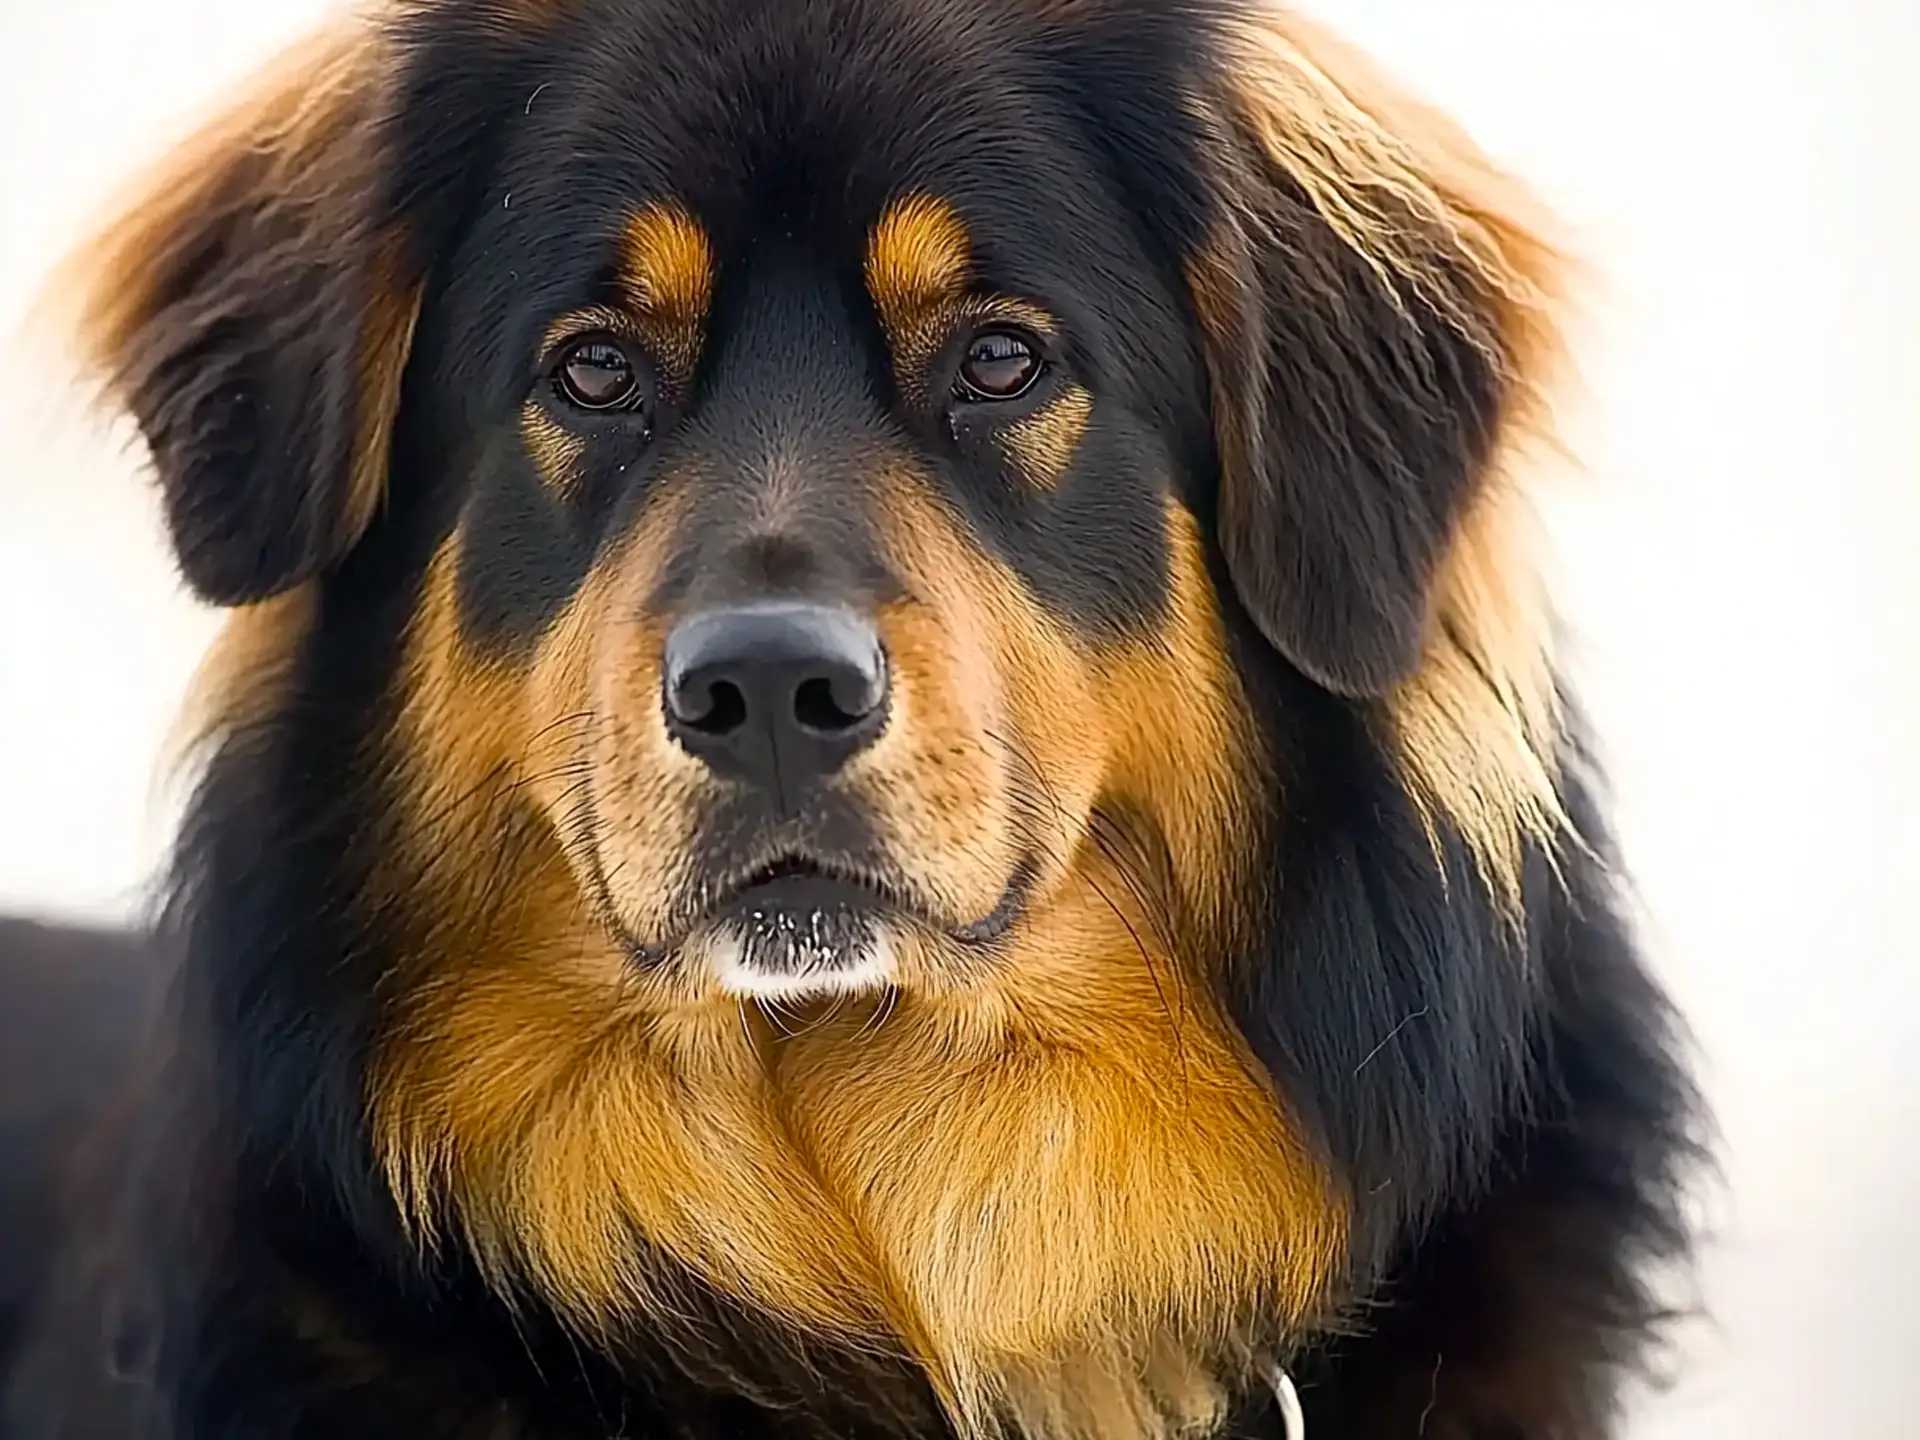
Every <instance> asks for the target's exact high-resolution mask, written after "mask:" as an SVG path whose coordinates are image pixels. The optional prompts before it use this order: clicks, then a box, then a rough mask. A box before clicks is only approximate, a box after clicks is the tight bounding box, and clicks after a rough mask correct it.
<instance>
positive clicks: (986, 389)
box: [954, 330, 1043, 400]
mask: <svg viewBox="0 0 1920 1440" xmlns="http://www.w3.org/2000/svg"><path fill="white" fill-rule="evenodd" d="M1042 368H1043V366H1042V365H1041V363H1040V355H1039V352H1038V350H1037V349H1036V348H1035V346H1034V344H1033V342H1032V341H1030V340H1028V339H1027V338H1026V337H1025V336H1023V335H1021V334H1019V333H1018V332H1017V331H1013V330H983V331H981V332H980V333H979V334H978V335H976V336H974V337H973V339H971V340H970V341H968V342H967V353H966V355H965V356H964V357H963V358H962V360H961V361H960V375H959V378H958V381H957V383H956V385H955V387H954V388H955V390H956V391H957V392H958V394H959V397H960V398H961V399H962V400H1017V399H1019V398H1020V397H1021V396H1022V395H1024V394H1026V393H1027V391H1028V390H1030V389H1032V388H1033V382H1034V381H1035V380H1037V379H1039V378H1040V372H1041V370H1042Z"/></svg>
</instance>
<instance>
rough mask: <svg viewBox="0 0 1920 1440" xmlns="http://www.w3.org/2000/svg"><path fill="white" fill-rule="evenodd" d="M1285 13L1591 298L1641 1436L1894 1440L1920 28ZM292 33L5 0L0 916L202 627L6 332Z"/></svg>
mask: <svg viewBox="0 0 1920 1440" xmlns="http://www.w3.org/2000/svg"><path fill="white" fill-rule="evenodd" d="M769 3H779V0H769ZM1314 8H1316V9H1318V10H1320V11H1321V12H1323V13H1324V14H1325V15H1326V16H1327V17H1328V18H1330V19H1331V20H1333V21H1334V22H1335V23H1336V24H1337V25H1339V26H1340V27H1341V28H1343V29H1344V30H1345V31H1346V32H1347V33H1348V34H1349V35H1350V36H1351V37H1352V38H1354V39H1355V40H1357V41H1359V42H1361V43H1362V44H1363V45H1365V46H1367V47H1368V48H1370V49H1372V50H1373V51H1374V52H1375V54H1377V55H1378V56H1379V57H1381V58H1382V59H1383V60H1384V61H1385V62H1386V63H1387V64H1388V65H1389V66H1390V67H1391V68H1393V69H1395V70H1397V71H1398V72H1399V73H1400V74H1401V75H1402V76H1403V77H1405V78H1406V79H1408V80H1410V81H1412V82H1413V84H1414V85H1415V86H1416V87H1417V88H1419V89H1420V90H1422V91H1424V92H1425V93H1426V94H1427V95H1428V96H1429V97H1431V98H1432V99H1435V100H1437V101H1439V102H1440V103H1441V104H1442V105H1444V106H1446V107H1447V108H1450V109H1451V110H1453V111H1454V112H1455V113H1456V114H1458V115H1459V116H1460V117H1462V118H1463V119H1464V120H1465V121H1466V122H1467V123H1468V124H1469V126H1470V127H1471V128H1472V129H1473V130H1474V131H1475V132H1476V133H1477V134H1478V136H1479V137H1480V138H1481V140H1482V141H1483V143H1485V144H1486V145H1487V146H1488V147H1489V148H1490V149H1491V150H1492V151H1493V152H1494V153H1496V154H1497V155H1499V156H1500V157H1501V158H1502V159H1504V160H1506V161H1507V162H1509V163H1510V164H1512V165H1513V166H1515V167H1517V168H1518V169H1519V170H1521V171H1522V172H1523V173H1524V174H1526V175H1527V176H1528V177H1530V178H1531V179H1533V180H1534V181H1535V182H1537V184H1538V185H1539V186H1540V187H1541V189H1542V190H1543V191H1544V192H1545V193H1546V194H1547V196H1548V197H1549V198H1550V199H1551V200H1552V201H1553V202H1554V203H1556V204H1557V205H1558V206H1559V208H1560V209H1561V210H1562V212H1563V213H1565V214H1566V215H1567V216H1568V217H1570V218H1571V219H1572V220H1573V221H1575V222H1576V223H1577V224H1578V225H1579V226H1580V227H1581V228H1582V231H1583V233H1584V236H1585V239H1586V245H1587V249H1588V251H1589V252H1590V253H1591V254H1592V255H1593V257H1594V258H1595V259H1596V260H1597V261H1598V262H1599V263H1600V265H1601V266H1602V268H1603V270H1604V272H1605V274H1606V276H1607V277H1608V279H1609V281H1610V285H1611V291H1610V295H1609V296H1608V300H1607V304H1606V306H1605V308H1604V309H1603V310H1602V311H1601V312H1600V315H1599V323H1598V324H1597V325H1596V326H1595V327H1594V329H1593V330H1592V332H1591V334H1590V336H1589V338H1588V342H1587V344H1586V346H1585V363H1586V370H1587V377H1588V388H1589V392H1590V395H1591V401H1590V404H1589V405H1588V407H1587V411H1586V413H1585V416H1584V419H1583V420H1582V422H1581V423H1580V425H1579V426H1578V428H1577V430H1576V434H1575V437H1574V438H1575V439H1576V441H1577V443H1578V444H1579V447H1580V449H1581V451H1582V456H1583V459H1584V460H1585V462H1586V463H1587V466H1588V468H1589V469H1590V471H1591V472H1592V474H1593V477H1594V479H1593V482H1592V483H1591V484H1590V485H1588V486H1586V487H1584V488H1582V489H1580V490H1579V491H1578V492H1577V493H1575V494H1573V495H1572V496H1571V497H1570V498H1569V499H1567V500H1566V501H1565V502H1563V503H1562V504H1561V505H1559V506H1558V508H1557V509H1556V511H1555V512H1554V520H1555V524H1556V530H1557V535H1558V541H1559V552H1560V553H1559V557H1558V558H1559V564H1558V574H1559V579H1560V593H1561V595H1562V597H1563V599H1564V601H1565V606H1566V609H1567V612H1568V614H1569V617H1570V619H1571V620H1572V622H1573V624H1574V627H1575V629H1576V632H1577V634H1578V636H1579V637H1580V641H1581V661H1582V663H1581V671H1582V674H1583V675H1584V677H1585V680H1586V687H1585V688H1586V693H1587V694H1588V696H1589V697H1590V699H1591V701H1592V703H1593V707H1594V709H1595V710H1596V711H1597V714H1598V718H1599V721H1600V724H1601V727H1602V729H1603V732H1604V734H1605V737H1606V739H1607V741H1608V742H1609V746H1610V750H1611V754H1612V758H1613V761H1614V766H1615V772H1616V775H1617V778H1618V782H1619V789H1620V794H1621V803H1622V810H1621V819H1622V824H1623V828H1624V830H1625V835H1626V841H1627V845H1628V848H1629V854H1630V857H1631V859H1632V860H1633V862H1634V865H1635V867H1636V870H1637V872H1638V876H1639V879H1640V883H1641V888H1642V891H1643V894H1644V898H1645V902H1646V906H1647V908H1648V910H1649V912H1650V915H1651V919H1650V927H1651V935H1652V942H1653V944H1654V946H1655V948H1656V951H1657V954H1658V955H1659V957H1660V960H1661V963H1662V965H1663V967H1664V968H1665V971H1666V974H1667V976H1668V978H1669V981H1670V983H1671V984H1672V986H1673V988H1674V989H1675V991H1676V992H1677V994H1678V995H1679V996H1680V998H1681V999H1682V1001H1683V1002H1684V1003H1685V1005H1686V1006H1687V1007H1688V1009H1689V1011H1690V1013H1691V1015H1692V1018H1693V1023H1694V1025H1695V1028H1696V1030H1697V1032H1698V1036H1699V1039H1700V1042H1701V1044H1702V1047H1703V1049H1704V1051H1705V1053H1706V1057H1707V1067H1708V1068H1707V1072H1706V1073H1707V1076H1708V1080H1709V1083H1710V1085H1711V1087H1712V1091H1713V1094H1714V1098H1715V1101H1716V1103H1717V1105H1718V1107H1719V1112H1720V1118H1721V1122H1722V1126H1723V1129H1724V1132H1725V1137H1726V1171H1727V1180H1728V1185H1727V1188H1726V1193H1725V1194H1724V1195H1723V1196H1721V1197H1720V1198H1718V1199H1717V1200H1714V1201H1713V1203H1712V1211H1711V1213H1712V1217H1713V1220H1714V1223H1715V1227H1716V1230H1717V1232H1718V1234H1719V1237H1720V1238H1719V1241H1718V1243H1717V1244H1716V1246H1715V1247H1714V1248H1713V1249H1712V1250H1711V1252H1710V1253H1709V1257H1708V1262H1707V1265H1706V1267H1705V1271H1704V1279H1705V1298H1706V1301H1707V1303H1708V1305H1709V1306H1710V1307H1711V1309H1712V1312H1713V1316H1714V1321H1713V1324H1712V1325H1711V1326H1706V1325H1703V1326H1699V1327H1697V1328H1696V1329H1695V1330H1694V1331H1693V1332H1692V1333H1691V1334H1690V1336H1689V1339H1688V1347H1687V1354H1686V1369H1685V1372H1684V1378H1683V1380H1682V1383H1681V1384H1680V1385H1679V1386H1678V1388H1677V1389H1675V1390H1674V1391H1673V1392H1672V1393H1670V1394H1669V1395H1667V1396H1665V1397H1663V1398H1661V1399H1658V1400H1653V1401H1649V1402H1648V1403H1646V1404H1645V1405H1644V1406H1643V1407H1642V1413H1641V1414H1640V1416H1639V1418H1637V1419H1636V1421H1635V1423H1634V1424H1633V1426H1632V1427H1631V1431H1630V1433H1631V1434H1632V1435H1633V1436H1635V1437H1644V1440H1708V1437H1714V1440H1719V1437H1725V1440H1735V1437H1739V1440H1752V1437H1775V1436H1778V1437H1787V1436H1796V1437H1801V1436H1817V1437H1822V1440H1853V1437H1859V1440H1881V1437H1885V1440H1903V1437H1907V1436H1911V1435H1914V1434H1917V1433H1920V1421H1917V1420H1916V1414H1917V1413H1920V1378H1916V1364H1915V1355H1914V1347H1915V1342H1916V1341H1920V1265H1916V1257H1920V1218H1916V1205H1915V1201H1916V1198H1920V1158H1917V1157H1920V1143H1916V1142H1920V1124H1916V1120H1920V1104H1917V1103H1916V1100H1917V1097H1920V1083H1917V1082H1920V1043H1916V1042H1920V1021H1916V1018H1915V1015H1916V1001H1920V975H1917V974H1916V970H1917V969H1920V967H1916V964H1915V960H1916V952H1915V946H1914V943H1913V940H1912V938H1911V937H1913V936H1914V935H1915V934H1916V933H1920V899H1916V894H1917V893H1920V845H1917V844H1916V840H1915V834H1916V830H1917V829H1920V762H1917V761H1916V759H1915V750H1916V745H1915V742H1916V740H1920V704H1916V695H1917V694H1920V685H1916V680H1915V674H1916V669H1917V668H1920V667H1917V666H1916V661H1920V578H1916V576H1917V574H1920V566H1916V564H1915V563H1914V558H1913V557H1914V549H1915V545H1916V541H1917V540H1920V499H1917V498H1916V489H1917V488H1920V487H1916V480H1917V479H1920V444H1917V443H1916V440H1915V434H1916V431H1917V430H1920V425H1916V422H1915V418H1914V415H1913V401H1914V399H1915V397H1916V395H1920V366H1916V364H1915V362H1914V359H1913V354H1914V349H1915V346H1916V343H1917V342H1920V286H1917V285H1916V281H1915V263H1916V261H1920V215H1917V214H1916V210H1917V209H1920V205H1917V203H1916V195H1920V101H1916V100H1915V99H1913V98H1909V97H1910V96H1912V95H1913V94H1914V86H1915V85H1916V82H1915V80H1914V79H1913V75H1914V73H1915V70H1916V66H1917V65H1920V45H1917V44H1916V43H1915V42H1916V39H1917V38H1920V3H1916V0H1798V3H1793V0H1717V3H1716V0H1320V3H1318V4H1317V5H1315V7H1314ZM319 13H320V6H319V5H318V4H316V3H313V0H164V3H155V0H0V78H3V79H4V83H3V84H0V327H4V328H3V329H0V333H3V334H4V335H5V336H6V338H5V340H4V342H0V354H3V355H4V357H5V361H6V368H5V371H4V374H5V383H4V385H3V386H0V908H6V909H30V910H38V911H46V912H60V913H78V914H108V915H118V914H125V913H128V912H129V911H130V909H131V907H132V906H134V905H135V904H136V903H137V902H138V900H139V897H140V893H141V887H142V884H143V882H144V880H145V878H146V876H147V875H148V874H149V871H150V867H151V864H152V862H153V859H154V857H155V855H156V854H157V852H158V848H159V845H160V843H161V842H162V840H163V839H164V835H165V831H166V822H167V818H168V816H167V810H166V807H165V805H164V804H163V803H162V802H161V800H160V798H159V797H158V796H157V795H156V792H155V791H154V789H153V787H152V783H151V782H152V778H153V774H154V759H155V753H156V749H157V746H158V743H159V740H160V738H161V733H162V730H163V728H164V726H165V724H166V721H167V719H168V717H169V715H170V713H171V711H172V709H173V706H174V704H175V702H176V700H177V699H178V696H179V694H180V692H181V689H182V687H183V685H184V682H185V679H186V675H187V672H188V670H189V668H190V667H191V665H192V663H193V661H194V659H195V658H196V656H197V654H198V652H199V650H200V648H201V646H202V645H204V643H205V642H206V640H207V638H208V636H209V635H210V633H211V630H212V621H211V618H210V617H209V616H208V615H206V614H204V613H203V612H201V611H199V610H198V609H196V607H195V606H193V605H192V604H191V603H190V602H188V601H187V600H186V599H185V598H184V597H183V596H182V595H181V594H180V593H179V591H178V589H177V588H176V586H175V584H174V581H173V579H172V575H171V572H170V570H169V568H168V565H167V562H166V559H165V556H164V554H163V552H162V550H161V549H160V546H159V543H158V540H157V537H156V532H155V529H154V516H153V513H152V510H151V507H150V505H149V502H148V499H147V497H146V495H145V492H144V491H143V490H142V488H141V485H140V483H139V481H138V480H137V478H136V476H135V472H134V468H133V461H132V457H131V454H130V452H129V451H128V450H127V449H126V448H125V446H124V443H122V444H120V445H119V446H118V447H117V448H116V446H115V445H113V444H110V443H107V442H106V441H103V440H101V439H99V438H94V439H92V440H88V439H86V438H84V437H83V436H81V435H79V434H78V433H76V432H74V431H73V430H72V429H70V428H68V427H63V426H61V425H57V424H55V423H54V421H53V418H52V417H53V415H54V412H53V411H52V410H51V409H50V408H49V407H48V405H47V404H46V401H45V396H44V385H45V382H46V380H47V379H48V377H49V375H50V374H51V373H52V371H51V366H52V364H53V360H52V357H51V356H50V355H49V354H48V353H47V352H46V351H45V350H44V349H43V348H41V347H39V346H37V345H29V344H26V343H23V342H20V341H16V340H15V339H13V338H12V332H13V327H14V325H15V324H16V322H17V321H18V320H19V319H20V317H21V316H22V314H23V313H24V307H25V305H26V303H27V301H28V299H29V298H30V296H31V295H32V293H33V290H34V287H35V284H36V282H37V280H38V279H39V278H40V277H41V276H42V274H43V273H44V271H45V268H46V267H47V265H48V264H49V263H50V261H51V260H52V259H53V258H54V257H55V255H56V254H57V253H58V251H59V249H60V248H61V247H62V246H63V245H65V244H66V243H68V242H69V241H70V240H71V239H72V238H74V236H75V235H76V233H77V227H78V226H79V225H80V223H81V222H82V221H83V220H84V219H85V218H86V217H87V216H88V215H89V214H91V213H93V212H95V211H96V210H97V208H98V206H99V205H100V203H101V202H102V201H103V199H104V198H106V196H107V195H108V194H109V192H110V191H111V189H112V188H113V187H114V186H115V185H116V184H117V183H119V182H121V181H123V180H124V178H125V177H126V175H127V173H128V171H129V170H130V169H131V168H132V167H134V166H136V165H137V164H138V163H139V162H140V161H142V160H143V159H145V158H146V157H148V156H149V155H151V154H152V153H153V152H154V151H155V149H156V147H158V146H160V145H161V144H163V143H164V142H165V141H166V140H167V139H168V138H170V137H172V136H173V135H175V134H177V133H178V132H179V129H180V127H181V126H182V125H184V124H186V123H187V122H188V121H190V120H191V119H192V118H194V117H195V116H196V115H198V114H199V113H201V112H202V111H203V110H204V108H205V106H206V105H207V104H208V103H209V102H210V101H211V100H212V99H213V98H214V97H216V96H217V95H218V94H219V92H220V90H221V89H222V87H223V86H225V85H226V84H227V83H229V82H230V81H232V80H233V79H236V78H237V77H239V76H240V75H241V74H243V73H244V72H245V71H246V70H247V69H248V68H250V67H251V66H252V65H253V64H255V63H257V62H258V61H259V60H260V59H261V58H263V57H264V56H265V55H266V54H267V53H268V52H269V50H270V49H271V48H272V47H274V46H275V45H277V44H278V43H280V42H281V41H282V40H284V39H286V38H289V37H291V36H292V35H293V34H294V33H296V32H297V31H298V30H299V29H300V28H301V27H303V26H305V25H306V24H308V23H309V22H310V21H311V20H312V19H313V18H314V17H315V16H316V15H317V14H319ZM1333 1440H1338V1437H1333Z"/></svg>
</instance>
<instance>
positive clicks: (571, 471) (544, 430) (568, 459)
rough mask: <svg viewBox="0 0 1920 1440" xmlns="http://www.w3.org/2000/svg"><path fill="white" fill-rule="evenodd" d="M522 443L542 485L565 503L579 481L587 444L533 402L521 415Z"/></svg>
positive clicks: (537, 403)
mask: <svg viewBox="0 0 1920 1440" xmlns="http://www.w3.org/2000/svg"><path fill="white" fill-rule="evenodd" d="M520 440H521V443H522V444H523V445H525V446H526V450H527V454H528V456H529V457H530V458H531V459H532V460H533V464H534V468H535V469H536V470H538V471H539V472H540V483H541V485H542V486H543V487H544V488H545V489H546V490H547V492H548V493H549V494H552V495H554V496H556V497H558V498H560V499H563V500H564V499H566V498H567V497H568V496H570V495H571V494H572V493H573V492H574V489H575V487H576V486H577V485H578V484H579V481H580V461H581V458H582V457H583V456H584V455H585V454H586V448H587V447H586V442H585V441H584V440H582V439H581V437H580V436H578V435H576V434H574V433H573V432H572V431H570V430H568V429H566V428H565V427H563V426H561V425H558V424H556V423H555V422H554V419H553V417H552V416H551V415H549V414H547V412H546V410H545V409H544V408H543V407H542V406H541V405H540V404H539V402H538V401H534V400H530V401H528V402H527V405H526V408H525V409H524V410H522V411H521V412H520Z"/></svg>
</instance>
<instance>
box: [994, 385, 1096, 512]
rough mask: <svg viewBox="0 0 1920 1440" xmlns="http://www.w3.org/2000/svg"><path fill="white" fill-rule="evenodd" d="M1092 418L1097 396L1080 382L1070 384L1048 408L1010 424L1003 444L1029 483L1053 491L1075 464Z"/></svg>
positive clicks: (1002, 437) (1003, 436) (1004, 435)
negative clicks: (1074, 459)
mask: <svg viewBox="0 0 1920 1440" xmlns="http://www.w3.org/2000/svg"><path fill="white" fill-rule="evenodd" d="M1092 418H1093V396H1091V395H1089V394H1088V393H1087V392H1086V391H1085V390H1083V389H1081V387H1080V386H1078V385H1070V386H1068V387H1067V388H1066V389H1064V390H1062V391H1061V392H1060V393H1059V394H1058V395H1056V396H1055V397H1054V398H1053V400H1052V402H1051V403H1049V404H1048V405H1047V407H1046V408H1045V409H1044V410H1039V411H1036V412H1035V413H1033V414H1032V415H1029V416H1027V417H1026V418H1025V419H1024V420H1022V421H1020V422H1019V423H1018V424H1017V425H1012V426H1009V427H1008V429H1007V430H1006V432H1005V433H1004V434H1003V435H1002V436H1001V437H1000V443H1001V444H1002V445H1003V446H1005V447H1006V451H1007V454H1008V455H1009V456H1010V457H1011V458H1012V460H1013V462H1014V464H1016V465H1018V466H1019V467H1020V473H1021V475H1022V476H1023V477H1024V478H1025V480H1026V482H1027V483H1028V484H1029V485H1032V486H1034V487H1035V488H1037V489H1041V490H1051V489H1053V488H1054V487H1055V486H1056V485H1058V484H1059V483H1060V481H1061V478H1062V477H1063V476H1065V474H1066V473H1067V467H1068V466H1069V465H1071V464H1073V457H1074V455H1075V454H1076V453H1077V452H1078V451H1079V449H1080V442H1081V440H1083V439H1084V438H1086V433H1087V422H1088V421H1089V420H1090V419H1092Z"/></svg>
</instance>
